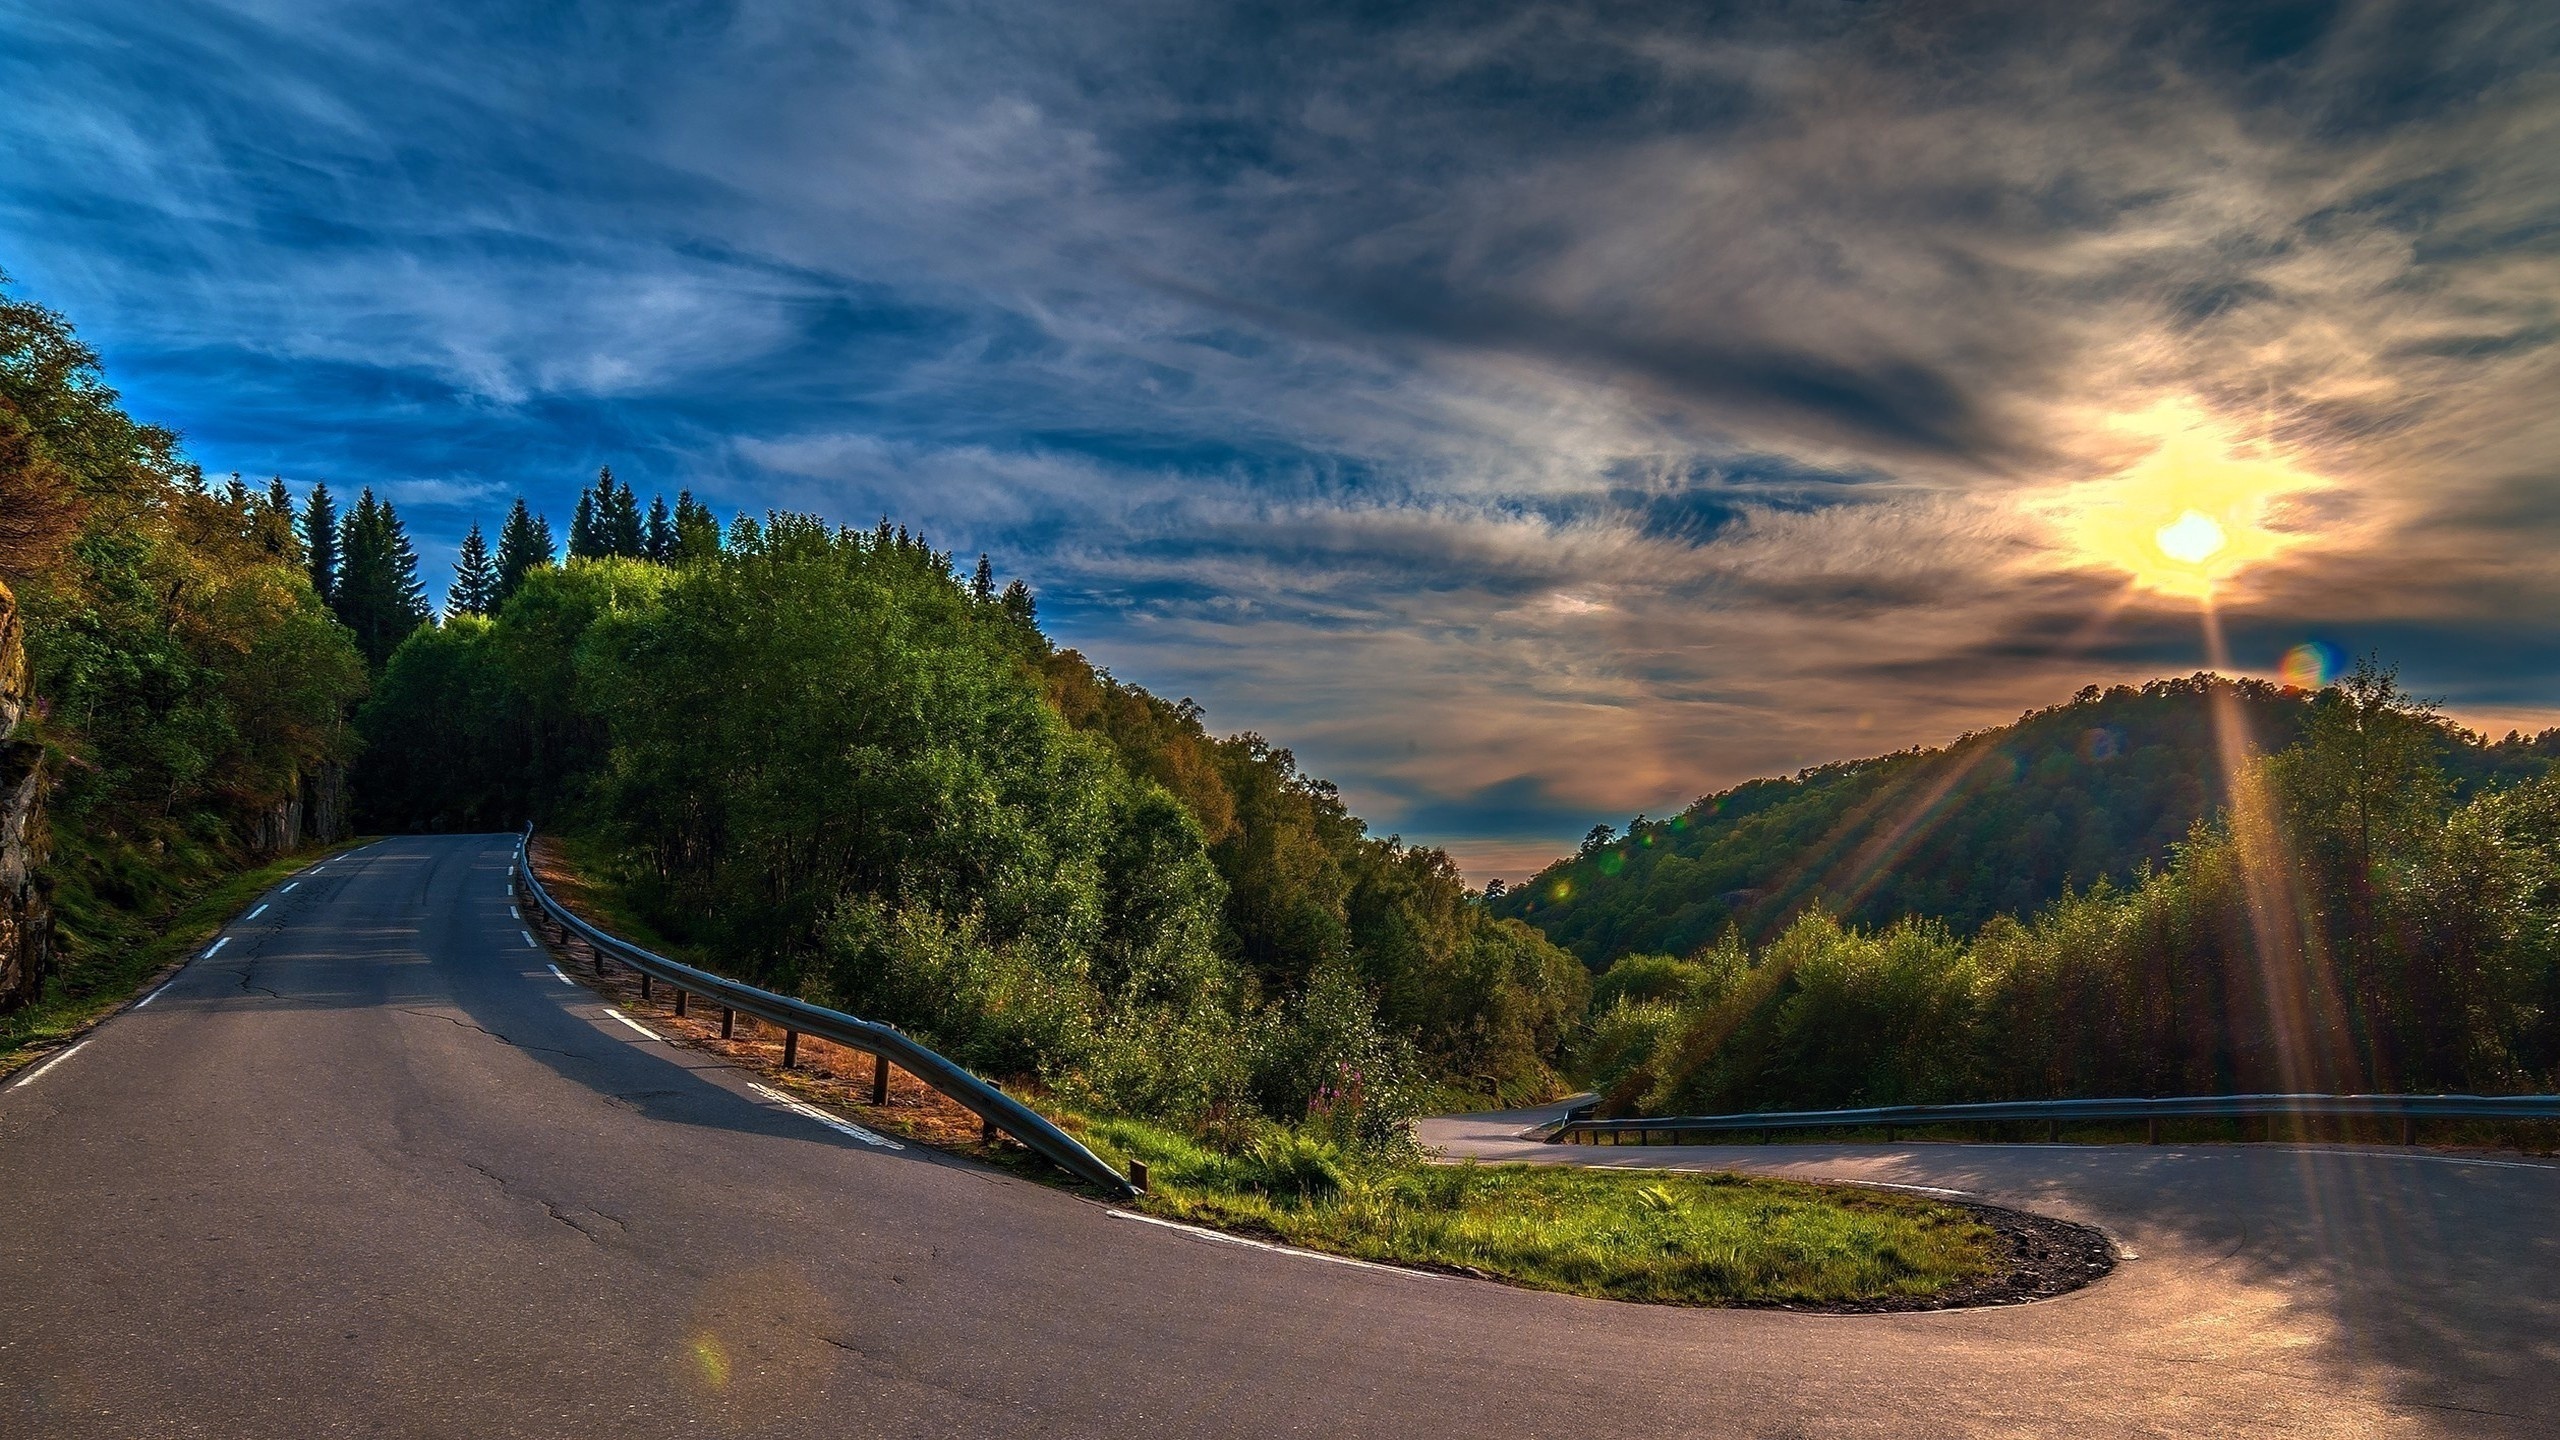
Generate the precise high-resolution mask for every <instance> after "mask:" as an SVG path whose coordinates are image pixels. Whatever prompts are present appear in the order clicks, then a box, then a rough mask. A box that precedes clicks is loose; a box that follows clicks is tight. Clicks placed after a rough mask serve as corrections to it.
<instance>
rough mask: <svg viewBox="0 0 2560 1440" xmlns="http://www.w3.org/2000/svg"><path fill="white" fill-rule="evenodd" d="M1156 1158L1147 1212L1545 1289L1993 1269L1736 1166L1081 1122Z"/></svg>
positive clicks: (1815, 1297) (1131, 1153)
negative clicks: (1394, 1158)
mask: <svg viewBox="0 0 2560 1440" xmlns="http://www.w3.org/2000/svg"><path fill="white" fill-rule="evenodd" d="M1066 1118H1067V1119H1068V1120H1069V1122H1070V1124H1071V1126H1072V1128H1074V1129H1075V1130H1076V1131H1077V1132H1078V1134H1079V1135H1080V1136H1081V1137H1082V1138H1083V1139H1084V1140H1085V1141H1086V1143H1087V1144H1089V1145H1091V1146H1092V1147H1093V1148H1094V1149H1095V1150H1096V1151H1097V1152H1098V1153H1100V1154H1101V1155H1102V1157H1103V1158H1104V1159H1106V1160H1109V1161H1111V1162H1112V1163H1113V1164H1114V1165H1115V1166H1123V1167H1125V1166H1126V1164H1127V1162H1128V1161H1129V1160H1130V1159H1132V1158H1134V1159H1139V1160H1144V1161H1145V1162H1147V1166H1148V1169H1149V1171H1150V1176H1149V1182H1150V1193H1149V1194H1148V1195H1147V1196H1146V1197H1145V1198H1144V1199H1143V1200H1141V1201H1140V1202H1139V1208H1141V1209H1143V1210H1145V1211H1146V1212H1147V1213H1150V1214H1154V1215H1161V1216H1165V1217H1167V1218H1170V1219H1177V1220H1188V1221H1192V1222H1194V1223H1197V1224H1203V1225H1209V1226H1214V1227H1217V1228H1220V1229H1226V1230H1234V1231H1239V1232H1242V1233H1246V1234H1252V1235H1258V1236H1262V1237H1264V1238H1268V1239H1275V1240H1281V1241H1286V1242H1288V1243H1290V1244H1293V1245H1302V1246H1305V1247H1307V1248H1309V1249H1314V1250H1323V1251H1328V1252H1331V1253H1333V1254H1338V1255H1349V1256H1354V1257H1356V1258H1359V1259H1363V1260H1380V1261H1387V1262H1391V1263H1396V1264H1405V1265H1422V1266H1434V1267H1440V1268H1444V1269H1454V1270H1466V1271H1475V1272H1480V1273H1482V1274H1486V1275H1490V1276H1493V1277H1495V1278H1498V1279H1502V1280H1508V1281H1511V1282H1513V1283H1515V1284H1519V1285H1524V1286H1529V1287H1532V1288H1535V1289H1541V1290H1562V1291H1566V1292H1569V1293H1572V1294H1576V1295H1590V1296H1597V1297H1601V1298H1605V1299H1611V1300H1636V1301H1649V1302H1654V1303H1668V1304H1682V1305H1835V1304H1845V1303H1857V1302H1862V1301H1874V1300H1879V1299H1887V1298H1912V1299H1918V1298H1924V1297H1928V1296H1932V1295H1935V1294H1937V1293H1939V1292H1940V1291H1942V1290H1944V1289H1946V1288H1947V1287H1948V1286H1950V1285H1955V1284H1958V1283H1961V1282H1964V1281H1967V1280H1973V1279H1978V1278H1981V1277H1983V1276H1985V1275H1988V1274H1990V1273H1991V1272H1992V1270H1993V1269H1994V1268H1995V1266H1996V1263H1997V1246H1996V1243H1995V1238H1994V1237H1993V1235H1992V1234H1991V1232H1990V1231H1989V1230H1987V1229H1985V1228H1984V1227H1983V1226H1982V1225H1981V1224H1980V1223H1979V1222H1978V1221H1976V1220H1975V1219H1974V1217H1973V1216H1972V1215H1971V1214H1970V1213H1969V1212H1967V1211H1965V1210H1962V1209H1959V1208H1957V1207H1954V1206H1950V1205H1942V1204H1938V1203H1936V1202H1933V1201H1929V1200H1924V1199H1920V1198H1918V1197H1906V1196H1901V1195H1894V1194H1888V1193H1882V1192H1877V1191H1868V1190H1856V1189H1848V1188H1841V1187H1830V1186H1819V1185H1804V1184H1797V1183H1794V1182H1790V1181H1782V1180H1766V1179H1759V1178H1746V1177H1742V1176H1737V1175H1722V1174H1695V1173H1686V1172H1633V1173H1630V1172H1625V1171H1607V1170H1586V1169H1579V1168H1575V1167H1569V1166H1544V1165H1483V1166H1480V1165H1473V1164H1465V1165H1428V1164H1421V1163H1375V1164H1370V1165H1361V1164H1356V1163H1353V1162H1350V1161H1348V1160H1346V1159H1345V1158H1344V1157H1343V1156H1342V1155H1341V1153H1340V1152H1339V1151H1336V1150H1335V1149H1333V1148H1332V1147H1331V1146H1329V1145H1326V1144H1324V1143H1323V1142H1321V1141H1318V1140H1314V1139H1311V1138H1309V1137H1307V1136H1304V1135H1300V1134H1295V1133H1292V1132H1289V1131H1285V1130H1274V1131H1271V1132H1269V1133H1266V1134H1264V1135H1263V1136H1261V1137H1260V1138H1258V1139H1255V1140H1253V1141H1251V1142H1250V1143H1247V1144H1244V1145H1242V1146H1240V1147H1239V1148H1238V1149H1237V1150H1236V1151H1235V1153H1222V1152H1220V1151H1219V1150H1216V1149H1212V1148H1209V1147H1208V1146H1205V1145H1203V1144H1201V1143H1199V1142H1197V1141H1194V1140H1192V1139H1189V1138H1187V1137H1185V1136H1182V1135H1179V1134H1176V1133H1174V1132H1172V1131H1169V1130H1166V1129H1164V1128H1163V1127H1161V1126H1155V1125H1149V1124H1146V1123H1143V1122H1139V1121H1131V1120H1083V1119H1079V1118H1077V1117H1066Z"/></svg>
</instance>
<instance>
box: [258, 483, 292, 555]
mask: <svg viewBox="0 0 2560 1440" xmlns="http://www.w3.org/2000/svg"><path fill="white" fill-rule="evenodd" d="M257 514H258V540H259V542H260V543H261V544H263V545H265V546H266V547H267V553H268V554H270V555H273V556H275V557H276V558H277V559H279V560H282V561H284V562H285V563H286V564H288V565H300V564H301V563H303V557H302V539H301V537H300V536H298V535H296V534H294V533H293V492H292V491H290V490H287V489H286V488H284V477H283V476H281V475H278V476H276V477H274V478H273V479H271V480H269V481H268V482H267V493H266V494H265V495H263V496H261V497H260V498H259V500H258V504H257Z"/></svg>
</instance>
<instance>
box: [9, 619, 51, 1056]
mask: <svg viewBox="0 0 2560 1440" xmlns="http://www.w3.org/2000/svg"><path fill="white" fill-rule="evenodd" d="M29 691H30V687H29V684H28V676H27V648H26V641H25V627H24V626H23V625H22V624H21V623H20V621H19V618H18V600H17V597H16V596H15V595H12V594H11V593H10V592H9V587H8V586H7V585H5V584H0V1011H6V1010H12V1009H15V1008H17V1007H18V1006H20V1005H23V1004H25V1003H26V1002H27V1001H29V1000H31V999H33V998H35V994H36V991H37V989H38V988H39V987H40V986H42V985H43V983H44V977H45V972H46V971H47V970H49V969H51V968H52V964H53V907H52V904H51V902H50V900H49V898H48V896H47V893H46V887H45V882H44V860H45V852H46V849H47V847H48V841H49V839H50V832H49V831H48V830H47V829H46V828H45V815H44V797H45V774H44V747H43V746H41V745H38V744H36V743H35V742H34V741H32V740H27V739H22V738H18V737H17V729H18V722H19V721H21V720H23V719H24V718H25V717H26V711H27V706H28V705H29V704H30V703H31V701H32V698H33V697H32V696H31V694H30V693H29Z"/></svg>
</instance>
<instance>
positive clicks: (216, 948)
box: [204, 935, 231, 960]
mask: <svg viewBox="0 0 2560 1440" xmlns="http://www.w3.org/2000/svg"><path fill="white" fill-rule="evenodd" d="M230 943H231V937H230V936H228V935H225V936H223V937H222V938H221V939H219V940H216V941H214V942H213V948H212V949H210V950H207V951H206V952H204V958H206V959H207V960H210V959H212V958H213V957H214V956H216V955H219V954H221V953H222V947H223V946H225V945H228V944H230Z"/></svg>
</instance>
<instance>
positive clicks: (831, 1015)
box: [514, 826, 1137, 1199]
mask: <svg viewBox="0 0 2560 1440" xmlns="http://www.w3.org/2000/svg"><path fill="white" fill-rule="evenodd" d="M532 841H533V830H532V828H531V827H530V826H528V827H526V829H525V833H524V835H523V836H522V837H521V838H520V839H519V840H518V841H517V842H516V856H515V866H514V878H515V882H516V885H517V887H518V888H519V889H520V890H521V891H523V893H524V894H525V895H526V896H527V897H529V898H530V899H531V900H532V901H533V903H534V906H535V908H536V909H537V910H539V911H540V912H541V914H542V916H543V918H544V919H546V920H547V921H549V922H550V926H551V928H552V930H553V931H554V933H555V935H556V936H558V937H559V938H561V939H563V940H564V941H565V939H566V937H567V936H569V935H573V934H574V935H576V936H577V937H578V938H579V939H581V940H583V941H585V942H586V945H587V949H588V953H589V954H590V955H591V956H593V958H594V961H595V967H596V973H597V974H599V975H601V974H603V973H604V970H605V960H606V957H607V956H611V957H612V958H613V959H615V960H618V961H620V962H622V963H623V964H624V965H627V966H629V967H631V968H632V969H634V970H637V971H639V972H640V993H641V996H642V997H643V998H646V997H647V996H648V994H649V989H650V982H651V981H653V980H655V981H658V982H661V983H664V984H665V985H667V986H668V987H670V988H671V989H673V990H674V991H675V992H676V999H675V1009H676V1013H677V1014H679V1015H682V1014H684V1013H685V1004H686V1000H687V998H688V997H689V996H695V995H699V996H701V997H702V998H703V999H705V1000H707V1001H710V1002H711V1003H712V1004H714V1005H717V1006H719V1007H720V1033H721V1035H722V1036H723V1037H724V1038H725V1037H726V1036H727V1035H728V1034H729V1032H730V1027H731V1026H732V1025H733V1024H734V1023H735V1021H736V1017H737V1016H739V1015H752V1016H754V1017H755V1018H757V1019H759V1020H762V1021H765V1022H767V1023H769V1024H772V1025H777V1026H780V1027H781V1028H782V1063H783V1066H784V1067H785V1068H789V1067H790V1066H791V1065H792V1064H794V1063H795V1062H796V1060H797V1058H798V1055H799V1050H800V1037H801V1036H802V1035H815V1036H817V1037H818V1038H819V1039H821V1040H827V1041H831V1042H833V1043H835V1044H838V1045H842V1046H845V1047H847V1048H849V1049H854V1050H860V1051H863V1052H865V1053H866V1054H869V1055H870V1056H872V1057H873V1061H874V1066H873V1070H872V1078H871V1095H872V1102H873V1103H874V1104H877V1103H879V1102H880V1101H882V1100H883V1099H885V1098H886V1097H887V1091H888V1081H889V1069H888V1067H889V1066H890V1065H891V1064H895V1065H896V1066H897V1067H898V1068H899V1069H901V1070H904V1071H906V1072H907V1073H908V1074H910V1075H913V1076H915V1077H916V1078H917V1079H919V1080H922V1081H923V1082H924V1083H926V1084H927V1085H930V1086H932V1087H933V1088H934V1089H936V1090H939V1091H941V1092H942V1093H943V1094H945V1095H947V1096H950V1097H951V1098H952V1099H953V1100H956V1101H958V1102H959V1103H960V1104H961V1105H963V1106H965V1107H967V1108H968V1109H969V1111H970V1112H971V1113H973V1114H975V1115H976V1116H977V1117H978V1118H979V1119H980V1120H981V1121H984V1122H985V1124H986V1127H987V1135H988V1137H989V1138H990V1139H992V1138H993V1137H994V1136H995V1135H996V1134H997V1133H998V1132H1002V1133H1004V1134H1007V1135H1011V1136H1012V1137H1014V1138H1015V1139H1016V1140H1019V1141H1021V1142H1022V1143H1023V1144H1024V1145H1025V1146H1028V1147H1029V1148H1030V1149H1031V1150H1032V1151H1034V1152H1035V1153H1037V1154H1039V1155H1040V1156H1042V1157H1043V1158H1045V1159H1047V1160H1048V1161H1050V1162H1051V1163H1052V1164H1055V1165H1056V1166H1057V1167H1058V1168H1059V1169H1061V1170H1064V1171H1066V1172H1067V1173H1068V1174H1070V1175H1073V1176H1075V1177H1076V1178H1077V1179H1079V1180H1085V1181H1089V1182H1091V1183H1092V1184H1095V1185H1098V1186H1100V1187H1102V1188H1103V1189H1104V1190H1107V1191H1109V1192H1111V1193H1112V1194H1114V1195H1118V1196H1120V1197H1121V1198H1123V1199H1126V1198H1128V1197H1130V1196H1133V1195H1135V1194H1136V1193H1137V1189H1136V1187H1135V1186H1133V1185H1131V1184H1130V1183H1129V1180H1128V1179H1127V1178H1126V1177H1124V1176H1122V1175H1121V1174H1120V1173H1119V1172H1118V1171H1115V1170H1113V1169H1112V1168H1111V1167H1110V1166H1109V1165H1107V1164H1105V1163H1103V1160H1102V1157H1101V1156H1099V1155H1096V1154H1094V1153H1093V1152H1092V1151H1090V1150H1088V1149H1086V1148H1085V1147H1084V1146H1083V1145H1082V1144H1081V1143H1079V1142H1078V1141H1077V1140H1076V1138H1075V1137H1074V1136H1072V1135H1069V1134H1068V1133H1067V1132H1066V1131H1064V1130H1061V1129H1059V1128H1058V1127H1057V1126H1055V1125H1053V1124H1051V1123H1050V1122H1049V1120H1048V1118H1047V1117H1045V1116H1043V1115H1042V1114H1040V1112H1038V1111H1036V1110H1034V1109H1032V1108H1031V1107H1030V1106H1028V1105H1025V1104H1023V1103H1022V1102H1021V1101H1019V1100H1016V1099H1014V1098H1013V1097H1012V1096H1010V1095H1007V1094H1005V1093H1004V1092H1003V1091H1002V1090H999V1089H997V1088H996V1087H995V1086H994V1085H991V1084H989V1083H988V1082H986V1081H984V1080H981V1079H979V1078H978V1077H977V1076H975V1075H972V1074H970V1073H969V1072H968V1071H966V1070H964V1069H962V1068H960V1067H959V1066H958V1065H955V1064H953V1063H951V1062H950V1061H949V1060H946V1059H944V1058H943V1057H942V1056H940V1055H938V1054H936V1053H934V1052H933V1051H931V1050H928V1049H926V1048H925V1047H924V1046H922V1045H919V1044H917V1043H916V1042H915V1041H913V1040H911V1039H909V1038H907V1037H906V1036H905V1035H903V1034H900V1033H899V1032H898V1031H896V1030H894V1029H892V1028H890V1027H889V1026H886V1025H882V1024H878V1023H876V1022H873V1021H870V1020H861V1019H857V1018H855V1017H854V1016H851V1015H847V1014H845V1013H844V1012H842V1011H840V1010H829V1009H827V1008H826V1007H825V1006H822V1005H812V1004H810V1003H809V1002H807V1001H805V1000H794V999H792V998H791V997H790V996H788V995H777V994H775V993H773V992H772V991H770V990H759V989H757V988H756V987H755V986H753V985H748V984H744V983H741V982H739V981H736V980H732V979H729V978H728V977H727V976H725V975H714V974H712V973H711V972H710V971H708V970H697V969H695V968H694V967H693V966H691V965H686V964H681V963H679V962H677V961H674V960H670V959H668V958H666V957H665V956H663V955H657V954H653V953H651V952H649V951H647V950H643V949H641V948H640V947H639V946H637V945H634V944H632V943H631V942H630V941H627V940H623V939H620V938H618V937H616V936H613V935H608V934H606V933H605V932H604V931H602V930H599V929H597V928H596V927H595V926H593V925H590V924H588V923H587V922H586V921H584V920H581V919H579V918H578V917H577V916H576V915H574V914H572V913H570V911H569V909H568V907H566V906H564V905H562V904H561V903H560V902H559V901H557V900H555V899H553V898H552V897H551V892H549V891H547V890H545V889H543V888H542V882H541V881H540V880H539V879H537V878H535V876H534V873H533V863H532V860H531V858H530V857H529V855H528V853H527V852H528V850H529V849H530V847H531V845H532Z"/></svg>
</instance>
